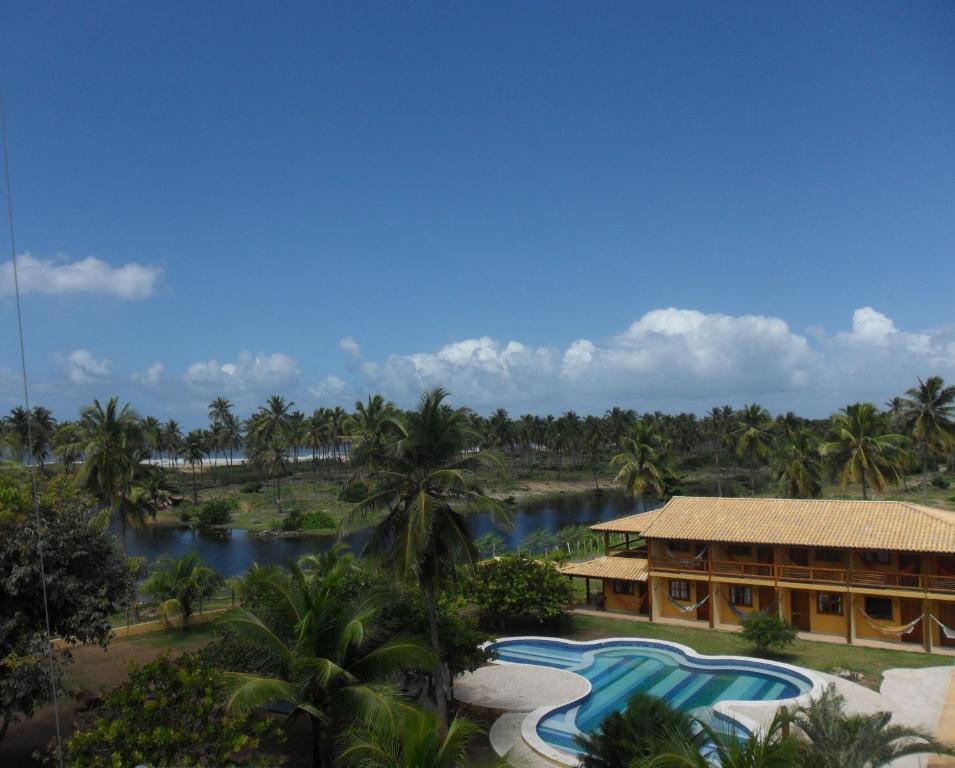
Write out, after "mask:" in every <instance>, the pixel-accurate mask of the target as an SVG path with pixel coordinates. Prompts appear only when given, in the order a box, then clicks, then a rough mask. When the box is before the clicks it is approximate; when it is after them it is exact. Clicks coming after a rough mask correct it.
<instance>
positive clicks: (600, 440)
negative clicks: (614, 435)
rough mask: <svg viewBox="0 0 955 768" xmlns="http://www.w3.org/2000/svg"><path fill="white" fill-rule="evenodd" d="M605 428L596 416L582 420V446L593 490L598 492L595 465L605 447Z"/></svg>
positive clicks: (598, 486)
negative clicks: (591, 478) (592, 481)
mask: <svg viewBox="0 0 955 768" xmlns="http://www.w3.org/2000/svg"><path fill="white" fill-rule="evenodd" d="M605 430H606V426H605V424H604V422H603V421H601V420H600V419H598V418H597V417H596V416H588V417H587V418H586V419H584V427H583V446H584V452H585V453H586V455H587V457H588V458H589V459H590V471H591V473H592V474H593V478H594V489H595V490H597V491H599V490H600V483H599V482H598V480H597V464H598V462H599V461H600V457H601V455H602V454H603V452H604V449H605V447H606V445H607V436H606V433H605Z"/></svg>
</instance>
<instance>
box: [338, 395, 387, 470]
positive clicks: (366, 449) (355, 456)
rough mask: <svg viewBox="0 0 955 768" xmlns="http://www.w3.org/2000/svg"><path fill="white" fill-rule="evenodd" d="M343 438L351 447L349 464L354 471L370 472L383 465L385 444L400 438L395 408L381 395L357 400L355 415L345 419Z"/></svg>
mask: <svg viewBox="0 0 955 768" xmlns="http://www.w3.org/2000/svg"><path fill="white" fill-rule="evenodd" d="M343 428H344V430H345V431H346V432H347V433H348V435H347V437H346V438H345V439H346V440H348V441H349V442H351V443H352V444H353V449H352V454H351V455H352V463H353V464H354V465H355V469H356V470H358V471H365V472H374V471H375V470H376V469H378V468H379V467H380V466H381V465H382V464H383V463H384V461H385V451H386V449H387V446H388V444H389V443H390V442H391V441H392V440H393V439H395V438H396V437H398V436H399V435H400V434H401V427H400V426H398V425H397V423H396V422H395V407H394V405H393V404H392V403H391V402H390V401H388V400H385V398H384V397H382V396H381V395H369V396H368V402H367V403H363V402H362V401H361V400H358V401H357V402H356V403H355V413H354V414H352V415H351V416H350V417H348V418H347V419H345V422H344V424H343Z"/></svg>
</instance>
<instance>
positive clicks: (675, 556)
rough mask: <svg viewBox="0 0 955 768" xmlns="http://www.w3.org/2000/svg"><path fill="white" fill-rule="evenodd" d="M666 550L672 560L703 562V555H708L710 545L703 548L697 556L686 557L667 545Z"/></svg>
mask: <svg viewBox="0 0 955 768" xmlns="http://www.w3.org/2000/svg"><path fill="white" fill-rule="evenodd" d="M664 549H666V551H667V557H669V558H670V559H671V560H702V559H703V555H705V554H706V550H708V549H709V545H707V546H705V547H703V549H702V550H700V551H699V552H697V553H696V554H695V555H686V554H683V553H681V552H674V551H673V550H671V549H670V548H669V547H667V546H666V545H664Z"/></svg>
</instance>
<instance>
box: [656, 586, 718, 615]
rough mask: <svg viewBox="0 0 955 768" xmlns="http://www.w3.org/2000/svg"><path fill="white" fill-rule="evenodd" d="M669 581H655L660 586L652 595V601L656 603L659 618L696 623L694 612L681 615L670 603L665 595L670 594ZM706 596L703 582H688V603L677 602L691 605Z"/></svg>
mask: <svg viewBox="0 0 955 768" xmlns="http://www.w3.org/2000/svg"><path fill="white" fill-rule="evenodd" d="M670 581H671V579H666V578H663V579H657V583H658V584H659V585H660V588H659V589H658V590H657V591H656V592H654V593H653V599H654V600H656V601H657V603H658V606H659V607H658V611H659V613H660V615H661V616H665V617H666V618H668V619H684V620H688V621H696V611H687V612H686V613H681V612H680V611H679V610H677V608H676V606H674V605H673V603H671V602H670V598H669V597H667V595H669V594H670ZM673 581H683V579H673ZM705 595H706V582H705V581H691V582H690V600H689V602H686V601H683V600H678V601H677V602H678V603H680V604H681V605H692V604H693V603H695V602H696V601H697V600H702V599H703V597H704V596H705Z"/></svg>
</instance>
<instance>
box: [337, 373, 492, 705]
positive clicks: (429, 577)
mask: <svg viewBox="0 0 955 768" xmlns="http://www.w3.org/2000/svg"><path fill="white" fill-rule="evenodd" d="M446 398H447V393H446V392H445V390H444V389H442V388H441V387H436V388H435V389H431V390H427V391H426V392H424V393H423V394H422V395H421V399H420V400H419V401H418V407H417V408H416V409H415V410H413V411H411V412H409V413H407V414H405V418H404V423H403V425H402V435H401V436H400V437H399V439H398V440H397V441H396V443H395V446H394V451H393V452H391V453H389V456H388V460H387V462H386V464H385V466H384V467H383V468H382V469H380V470H378V471H376V472H373V473H371V476H370V477H371V479H372V480H373V481H374V482H375V483H376V487H375V490H374V492H373V493H372V494H371V495H370V496H369V497H368V498H366V499H365V500H364V501H361V502H359V503H358V504H356V505H355V506H354V507H352V509H351V510H350V511H349V512H348V513H347V514H346V515H345V518H344V519H343V520H342V529H343V530H345V529H347V528H349V527H365V526H367V525H371V524H375V523H377V524H376V525H375V528H374V531H373V532H372V535H371V537H370V538H369V540H368V543H367V544H366V546H365V551H366V552H367V553H368V554H371V555H373V556H376V557H378V558H379V559H381V560H382V561H384V562H386V563H388V564H389V566H390V567H391V568H392V570H393V571H394V572H395V574H396V575H397V576H398V578H399V579H402V580H413V579H417V580H419V581H420V583H421V588H422V592H423V596H424V602H425V606H426V607H427V612H428V625H429V630H430V635H431V637H430V639H431V647H432V648H433V649H434V652H435V655H436V659H435V666H434V679H435V700H436V705H437V708H438V715H439V717H440V719H441V722H442V723H447V722H448V694H449V691H450V681H449V680H448V674H447V669H446V667H445V665H444V663H443V662H442V660H441V655H442V653H441V651H442V646H441V638H440V634H439V631H438V594H439V592H440V589H441V582H442V579H443V578H444V577H445V576H447V575H448V574H449V573H450V572H451V571H452V570H453V569H454V568H455V566H456V564H457V563H460V562H464V563H465V564H468V565H472V564H473V563H475V562H476V561H477V560H478V559H479V557H480V556H479V554H478V552H477V550H476V548H475V546H474V540H473V538H472V536H471V531H470V529H469V527H468V525H467V517H468V515H472V514H475V513H478V512H486V513H488V514H489V515H490V516H491V518H492V519H493V520H495V521H497V522H499V523H501V524H508V523H509V515H508V513H507V512H506V510H505V508H504V506H503V505H502V504H501V502H499V501H498V500H496V499H492V498H490V497H488V496H485V495H484V494H483V493H482V492H481V490H480V488H478V487H477V485H476V483H475V482H474V471H475V469H476V468H477V467H479V466H482V465H484V466H486V465H488V464H489V463H491V464H497V465H499V464H500V460H499V459H496V457H494V456H493V454H488V453H487V452H478V453H472V454H466V455H464V456H463V457H462V447H463V446H465V445H466V444H467V441H468V435H467V433H468V427H467V414H466V412H465V411H464V410H463V409H453V408H451V407H450V406H449V405H447V404H446V403H445V402H444V401H445V399H446ZM382 513H384V519H383V520H381V519H380V516H381V514H382Z"/></svg>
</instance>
